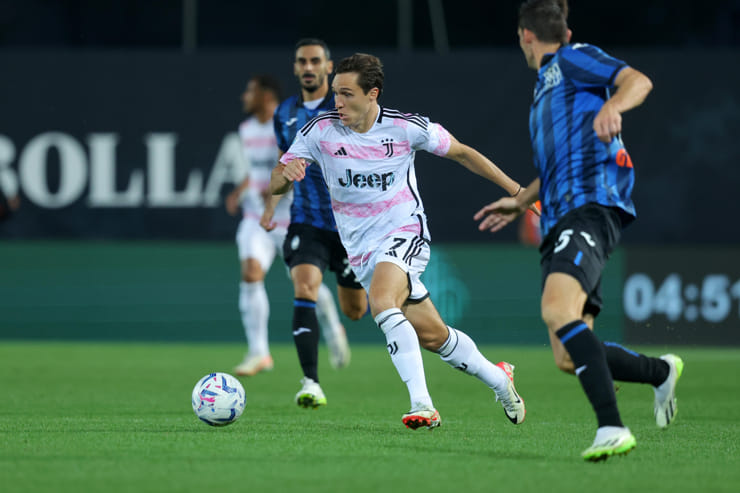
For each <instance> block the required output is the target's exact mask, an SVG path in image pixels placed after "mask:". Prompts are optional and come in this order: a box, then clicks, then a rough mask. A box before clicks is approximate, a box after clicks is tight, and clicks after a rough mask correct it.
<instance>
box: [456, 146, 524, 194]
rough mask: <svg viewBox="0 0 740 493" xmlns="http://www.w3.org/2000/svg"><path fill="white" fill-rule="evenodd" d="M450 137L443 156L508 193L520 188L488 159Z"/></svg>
mask: <svg viewBox="0 0 740 493" xmlns="http://www.w3.org/2000/svg"><path fill="white" fill-rule="evenodd" d="M450 139H451V141H452V142H451V143H450V149H449V150H448V151H447V155H446V156H445V157H447V158H449V159H452V160H454V161H457V162H458V163H460V164H462V165H463V166H465V167H466V168H468V169H469V170H470V171H472V172H473V173H475V174H477V175H480V176H482V177H484V178H487V179H489V180H491V181H492V182H494V183H495V184H496V185H498V186H500V187H501V188H503V189H504V190H506V191H507V192H508V193H509V195H514V194H515V193H517V191H519V190H520V186H519V184H518V183H517V182H516V181H514V180H512V179H511V178H510V177H509V176H508V175H507V174H506V173H504V172H503V171H501V169H500V168H499V167H498V166H496V165H495V164H493V162H491V160H490V159H488V158H487V157H485V156H484V155H483V154H481V153H480V152H478V151H476V150H475V149H473V148H472V147H470V146H468V145H465V144H462V143H461V142H459V141H458V140H457V139H456V138H455V137H453V136H452V135H450Z"/></svg>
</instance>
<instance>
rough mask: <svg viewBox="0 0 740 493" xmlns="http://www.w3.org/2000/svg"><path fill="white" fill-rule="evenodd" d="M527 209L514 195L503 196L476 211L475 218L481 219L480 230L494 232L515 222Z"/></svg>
mask: <svg viewBox="0 0 740 493" xmlns="http://www.w3.org/2000/svg"><path fill="white" fill-rule="evenodd" d="M525 210H526V208H525V207H522V205H520V204H519V202H518V201H517V200H516V199H515V198H514V197H503V198H501V199H498V200H497V201H495V202H492V203H490V204H488V205H486V206H484V207H483V208H482V209H481V210H479V211H478V212H476V213H475V215H474V216H473V219H474V220H476V221H480V224H479V225H478V229H479V230H480V231H485V230H489V231H491V232H492V233H493V232H496V231H498V230H500V229H501V228H503V227H504V226H506V225H507V224H509V223H510V222H513V221H514V220H515V219H516V218H517V217H519V216H520V215H521V214H522V213H523V212H524V211H525Z"/></svg>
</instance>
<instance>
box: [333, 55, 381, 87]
mask: <svg viewBox="0 0 740 493" xmlns="http://www.w3.org/2000/svg"><path fill="white" fill-rule="evenodd" d="M335 72H336V73H337V74H346V73H348V72H355V73H356V74H357V85H358V86H360V88H361V89H362V91H363V92H364V93H365V94H367V93H368V92H370V90H371V89H372V88H373V87H377V88H378V97H380V95H381V94H382V93H383V80H384V79H385V75H384V74H383V64H382V63H381V62H380V59H379V58H378V57H376V56H373V55H368V54H367V53H355V54H354V55H352V56H350V57H347V58H344V59H343V60H342V61H340V62H339V64H338V65H337V68H336V71H335Z"/></svg>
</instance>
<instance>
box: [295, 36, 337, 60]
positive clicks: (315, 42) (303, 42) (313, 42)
mask: <svg viewBox="0 0 740 493" xmlns="http://www.w3.org/2000/svg"><path fill="white" fill-rule="evenodd" d="M302 46H321V48H322V49H323V50H324V55H325V56H326V59H327V60H331V53H330V52H329V45H327V44H326V42H325V41H323V40H321V39H319V38H303V39H299V40H298V42H297V43H296V44H295V51H298V48H301V47H302Z"/></svg>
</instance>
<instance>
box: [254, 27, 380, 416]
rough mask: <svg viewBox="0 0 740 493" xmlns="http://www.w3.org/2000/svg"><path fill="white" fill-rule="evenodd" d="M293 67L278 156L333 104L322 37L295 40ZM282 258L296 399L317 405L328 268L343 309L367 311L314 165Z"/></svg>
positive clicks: (268, 222)
mask: <svg viewBox="0 0 740 493" xmlns="http://www.w3.org/2000/svg"><path fill="white" fill-rule="evenodd" d="M293 70H294V73H295V76H296V77H297V78H298V81H299V82H300V84H301V92H300V94H298V95H295V96H292V97H290V98H288V99H286V100H285V101H283V102H282V103H281V104H280V106H278V108H277V110H275V117H274V119H273V121H274V124H275V135H276V137H277V142H278V147H279V148H280V156H282V155H283V154H284V153H285V152H286V151H287V150H288V148H289V147H290V145H291V144H292V143H293V139H295V136H296V133H297V132H298V130H300V129H301V127H303V126H304V125H305V124H306V123H307V122H308V121H309V120H310V119H312V118H313V117H315V116H318V115H320V114H321V113H324V112H326V111H331V110H333V109H334V96H333V94H332V93H331V91H330V90H329V75H330V74H331V72H332V70H333V65H332V61H331V56H330V53H329V48H328V46H327V45H326V43H325V42H324V41H322V40H320V39H315V38H305V39H301V40H300V41H298V43H296V51H295V61H294V65H293ZM273 173H274V172H273ZM273 197H276V196H273ZM277 200H278V199H275V198H274V199H273V202H272V203H270V202H269V201H268V204H266V207H265V213H264V215H263V217H262V220H261V221H260V223H261V224H262V226H263V227H265V229H268V230H269V229H271V228H272V227H274V226H273V224H272V212H273V211H274V205H275V204H276V203H277ZM283 258H284V259H285V262H286V264H288V267H290V276H291V279H292V280H293V290H294V295H295V299H294V300H293V340H294V342H295V345H296V351H297V352H298V360H299V361H300V364H301V369H302V370H303V375H304V376H303V379H302V380H301V385H302V386H301V389H300V390H299V391H298V393H297V394H296V403H297V404H298V405H299V406H301V407H304V408H317V407H319V406H323V405H326V396H325V395H324V392H323V390H322V389H321V386H320V385H319V374H318V351H319V349H318V348H319V321H318V318H317V313H316V301H317V299H318V297H319V289H320V287H321V285H322V280H323V275H324V271H325V270H326V269H327V268H328V269H329V270H331V271H333V272H334V273H335V274H336V276H337V295H338V297H339V306H340V307H341V309H342V312H344V314H345V315H347V316H348V317H349V318H350V319H352V320H358V319H360V318H361V317H362V316H363V315H364V314H365V313H367V295H366V293H365V290H364V289H363V288H362V285H360V283H358V282H357V280H356V279H355V275H354V272H352V269H351V268H350V266H349V261H348V260H347V252H346V251H345V249H344V247H343V246H342V243H341V241H340V239H339V233H337V225H336V223H335V222H334V214H333V212H332V209H331V199H330V198H329V191H328V190H327V188H326V183H325V182H324V177H323V175H322V174H321V170H320V169H319V167H318V166H314V167H313V168H312V169H311V170H309V172H308V173H307V176H306V179H305V180H303V181H301V182H300V183H296V184H295V186H294V189H293V203H292V205H291V209H290V226H288V234H287V235H286V237H285V244H284V245H283Z"/></svg>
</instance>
